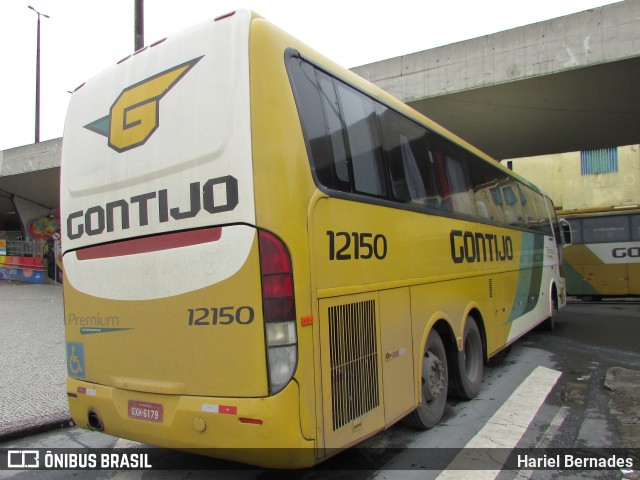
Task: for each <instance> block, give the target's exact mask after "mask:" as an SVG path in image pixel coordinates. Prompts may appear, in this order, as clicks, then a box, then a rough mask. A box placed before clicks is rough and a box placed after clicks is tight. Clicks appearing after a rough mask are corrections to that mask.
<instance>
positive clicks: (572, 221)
mask: <svg viewBox="0 0 640 480" xmlns="http://www.w3.org/2000/svg"><path fill="white" fill-rule="evenodd" d="M566 220H567V221H568V222H569V225H571V243H573V244H575V245H578V244H580V243H582V222H581V221H580V220H579V219H577V218H567V219H566Z"/></svg>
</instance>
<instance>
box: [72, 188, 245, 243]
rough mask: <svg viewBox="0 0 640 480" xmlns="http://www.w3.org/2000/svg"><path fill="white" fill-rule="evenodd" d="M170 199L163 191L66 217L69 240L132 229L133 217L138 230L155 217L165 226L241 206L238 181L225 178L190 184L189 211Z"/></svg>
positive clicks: (99, 206) (110, 203) (97, 206)
mask: <svg viewBox="0 0 640 480" xmlns="http://www.w3.org/2000/svg"><path fill="white" fill-rule="evenodd" d="M169 198H170V195H169V191H168V190H167V189H162V190H158V191H156V192H148V193H143V194H141V195H135V196H133V197H131V198H129V199H124V198H122V199H119V200H115V201H113V202H109V203H107V204H106V205H104V206H103V205H95V206H93V207H89V208H87V209H86V210H79V211H77V212H73V213H71V214H69V216H68V217H67V237H69V239H70V240H77V239H78V238H81V237H82V236H83V235H85V234H86V235H89V236H95V235H100V234H102V233H104V231H105V229H106V231H107V232H113V231H115V230H116V228H118V229H121V230H127V229H129V228H130V227H131V218H132V217H134V218H135V217H137V222H138V226H140V227H145V226H147V225H149V221H150V218H151V217H152V216H155V218H154V221H155V220H157V221H158V222H160V223H165V222H169V221H170V220H183V219H187V218H193V217H195V216H196V215H198V214H199V213H200V212H201V211H202V210H204V211H205V212H207V213H210V214H216V213H220V212H228V211H231V210H233V209H234V208H236V206H237V205H238V181H237V180H236V179H235V178H234V177H232V176H226V177H220V178H211V179H209V180H207V181H206V182H204V183H203V184H201V182H193V183H191V184H190V185H189V208H188V209H183V208H181V207H178V206H175V207H172V206H171V203H170V200H169ZM131 210H134V211H136V210H137V215H132V214H131ZM116 216H118V217H119V218H117V217H116ZM116 220H117V221H116Z"/></svg>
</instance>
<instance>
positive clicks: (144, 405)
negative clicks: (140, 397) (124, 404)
mask: <svg viewBox="0 0 640 480" xmlns="http://www.w3.org/2000/svg"><path fill="white" fill-rule="evenodd" d="M129 417H130V418H139V419H140V420H149V421H150V422H161V421H162V405H161V404H159V403H149V402H138V401H136V400H129Z"/></svg>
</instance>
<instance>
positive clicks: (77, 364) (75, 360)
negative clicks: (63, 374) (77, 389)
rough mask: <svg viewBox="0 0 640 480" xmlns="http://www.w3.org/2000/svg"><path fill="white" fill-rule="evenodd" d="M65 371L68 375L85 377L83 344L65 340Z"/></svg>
mask: <svg viewBox="0 0 640 480" xmlns="http://www.w3.org/2000/svg"><path fill="white" fill-rule="evenodd" d="M67 373H68V374H69V376H70V377H76V378H85V377H86V372H85V369H84V344H82V343H75V342H67Z"/></svg>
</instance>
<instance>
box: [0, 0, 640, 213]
mask: <svg viewBox="0 0 640 480" xmlns="http://www.w3.org/2000/svg"><path fill="white" fill-rule="evenodd" d="M425 28H428V25H426V26H425ZM353 70H354V71H355V72H356V73H358V74H359V75H361V76H363V77H365V78H367V79H369V80H371V81H372V82H374V83H375V84H377V85H379V86H380V87H381V88H383V89H385V90H387V91H389V92H390V93H392V94H394V95H395V96H397V97H398V98H400V99H401V100H403V101H405V102H407V103H409V104H410V105H412V106H413V107H414V108H416V109H417V110H419V111H421V112H423V113H425V114H426V115H427V116H429V117H431V118H433V119H434V120H436V121H437V122H439V123H441V124H442V125H444V126H445V127H447V128H449V129H450V130H452V131H454V132H456V133H457V134H458V135H460V136H461V137H463V138H465V139H467V140H469V141H470V142H471V143H472V144H474V145H476V146H478V147H479V148H480V149H482V150H484V151H485V152H487V153H488V154H490V155H492V156H493V157H495V158H496V159H505V158H516V157H527V156H533V155H540V154H546V153H558V152H567V151H576V150H585V149H593V148H603V147H610V146H619V145H630V144H635V143H640V0H627V1H625V2H620V3H615V4H611V5H607V6H604V7H601V8H596V9H593V10H588V11H585V12H581V13H576V14H573V15H569V16H566V17H561V18H556V19H553V20H549V21H546V22H541V23H536V24H533V25H528V26H525V27H521V28H516V29H513V30H508V31H505V32H500V33H495V34H492V35H487V36H485V37H481V38H476V39H472V40H467V41H464V42H459V43H455V44H452V45H446V46H443V47H438V48H434V49H431V50H425V51H423V52H417V53H412V54H409V55H404V56H401V57H397V58H391V59H388V60H382V61H380V62H376V63H372V64H369V65H363V66H361V67H357V68H354V69H353ZM60 151H61V139H55V140H51V141H48V142H43V143H40V144H36V145H27V146H25V147H19V148H15V149H10V150H5V151H4V152H3V151H0V215H1V214H2V212H4V211H6V209H5V208H4V207H7V208H8V207H9V205H10V204H11V203H10V198H11V196H12V195H17V196H19V197H22V198H26V199H27V200H30V201H32V202H34V203H36V204H38V205H42V206H45V207H48V208H54V207H56V206H58V184H59V175H60V172H59V167H60Z"/></svg>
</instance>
